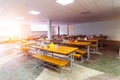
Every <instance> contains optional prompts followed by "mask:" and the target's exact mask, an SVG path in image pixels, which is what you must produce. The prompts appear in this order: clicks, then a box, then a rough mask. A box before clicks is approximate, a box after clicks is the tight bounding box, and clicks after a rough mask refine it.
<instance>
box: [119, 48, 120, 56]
mask: <svg viewBox="0 0 120 80" xmlns="http://www.w3.org/2000/svg"><path fill="white" fill-rule="evenodd" d="M119 56H120V47H119Z"/></svg>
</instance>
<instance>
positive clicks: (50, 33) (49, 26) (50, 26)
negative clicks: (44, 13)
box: [48, 20, 52, 40]
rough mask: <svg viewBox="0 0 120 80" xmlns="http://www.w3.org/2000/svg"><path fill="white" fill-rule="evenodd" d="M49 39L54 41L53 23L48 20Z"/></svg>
mask: <svg viewBox="0 0 120 80" xmlns="http://www.w3.org/2000/svg"><path fill="white" fill-rule="evenodd" d="M48 39H49V40H51V39H52V23H51V20H48Z"/></svg>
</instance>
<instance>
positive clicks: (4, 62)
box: [0, 44, 120, 80]
mask: <svg viewBox="0 0 120 80" xmlns="http://www.w3.org/2000/svg"><path fill="white" fill-rule="evenodd" d="M0 57H1V58H0V80H60V78H61V74H60V73H59V72H57V71H54V70H52V69H49V68H43V67H39V68H36V65H37V62H36V61H35V60H34V59H32V58H29V59H26V58H25V56H23V55H22V54H17V50H16V45H15V44H4V45H0ZM66 69H67V68H66ZM65 74H68V71H66V72H65ZM111 74H112V75H111ZM119 76H120V59H118V58H117V53H116V51H114V50H111V49H110V50H108V49H104V50H100V52H99V54H96V55H95V54H94V55H92V56H91V59H90V60H88V61H86V62H84V63H77V66H76V69H75V71H74V72H73V73H71V74H69V75H67V76H65V77H64V78H62V79H61V80H120V78H119Z"/></svg>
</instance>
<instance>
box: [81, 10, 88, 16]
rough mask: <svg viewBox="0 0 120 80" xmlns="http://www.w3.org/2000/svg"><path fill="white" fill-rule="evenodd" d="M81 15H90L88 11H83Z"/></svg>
mask: <svg viewBox="0 0 120 80" xmlns="http://www.w3.org/2000/svg"><path fill="white" fill-rule="evenodd" d="M81 14H83V15H85V14H90V12H89V11H85V12H81Z"/></svg>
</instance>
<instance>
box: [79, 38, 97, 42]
mask: <svg viewBox="0 0 120 80" xmlns="http://www.w3.org/2000/svg"><path fill="white" fill-rule="evenodd" d="M79 41H80V42H82V41H83V42H98V40H97V39H90V40H79Z"/></svg>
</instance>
